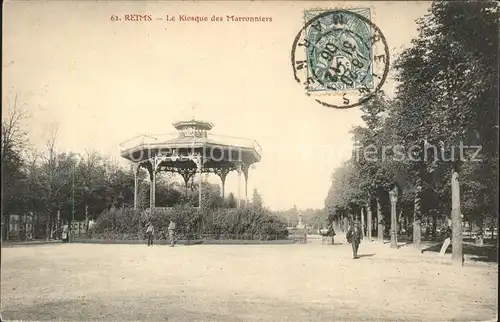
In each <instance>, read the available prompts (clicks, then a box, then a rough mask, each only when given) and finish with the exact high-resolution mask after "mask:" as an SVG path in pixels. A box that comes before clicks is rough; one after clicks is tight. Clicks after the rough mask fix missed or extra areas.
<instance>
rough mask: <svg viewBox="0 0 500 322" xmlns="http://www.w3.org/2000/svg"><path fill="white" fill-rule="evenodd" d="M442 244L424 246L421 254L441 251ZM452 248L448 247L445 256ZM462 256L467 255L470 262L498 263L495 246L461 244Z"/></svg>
mask: <svg viewBox="0 0 500 322" xmlns="http://www.w3.org/2000/svg"><path fill="white" fill-rule="evenodd" d="M442 246H443V243H442V242H441V243H438V242H435V243H433V244H431V245H425V246H423V247H422V253H424V252H436V253H439V251H441V247H442ZM451 252H452V246H451V245H450V247H448V249H447V250H446V254H451ZM463 254H464V255H468V256H469V258H470V260H472V261H477V262H495V263H498V251H497V247H496V246H495V245H484V246H477V245H473V244H465V243H464V244H463Z"/></svg>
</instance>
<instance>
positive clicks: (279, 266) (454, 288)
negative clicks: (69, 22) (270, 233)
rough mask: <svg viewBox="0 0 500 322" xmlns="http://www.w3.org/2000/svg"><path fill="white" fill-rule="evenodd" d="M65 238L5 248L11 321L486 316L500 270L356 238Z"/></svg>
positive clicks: (492, 309)
mask: <svg viewBox="0 0 500 322" xmlns="http://www.w3.org/2000/svg"><path fill="white" fill-rule="evenodd" d="M338 243H343V244H337V245H333V246H332V245H321V242H319V241H318V240H314V241H312V242H311V243H308V244H304V245H298V244H295V245H234V246H232V245H197V246H179V247H174V248H171V247H168V246H154V247H147V246H146V245H98V244H57V245H40V246H30V247H12V248H5V249H2V285H1V291H2V294H1V295H2V315H3V318H4V319H6V320H39V321H40V320H65V321H68V320H73V321H74V320H85V321H88V320H107V321H111V320H112V321H118V320H122V321H123V320H149V321H166V320H168V321H231V322H232V321H363V320H364V321H377V320H378V321H394V320H411V321H417V320H421V321H424V320H425V321H459V320H460V321H484V320H491V319H495V317H496V314H497V301H498V299H497V284H498V273H497V269H496V267H494V266H492V265H470V266H465V267H462V268H460V267H458V268H457V267H454V266H451V265H444V264H442V263H440V262H439V261H433V260H431V259H429V258H428V257H425V256H420V257H419V256H417V255H416V254H415V255H412V253H411V252H409V251H408V250H403V249H400V250H394V249H390V248H389V246H388V245H381V244H377V243H368V242H364V243H362V244H361V247H360V254H361V255H365V256H363V257H361V258H360V259H357V260H353V259H352V254H351V248H350V245H348V244H346V243H345V241H343V240H341V239H338Z"/></svg>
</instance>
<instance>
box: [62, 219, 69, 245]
mask: <svg viewBox="0 0 500 322" xmlns="http://www.w3.org/2000/svg"><path fill="white" fill-rule="evenodd" d="M61 239H62V241H63V242H65V243H67V242H69V225H68V223H67V222H65V223H64V225H63V226H62V234H61Z"/></svg>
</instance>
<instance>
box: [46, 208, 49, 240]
mask: <svg viewBox="0 0 500 322" xmlns="http://www.w3.org/2000/svg"><path fill="white" fill-rule="evenodd" d="M45 240H50V213H49V212H47V213H45Z"/></svg>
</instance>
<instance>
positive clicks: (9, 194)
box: [1, 94, 27, 238]
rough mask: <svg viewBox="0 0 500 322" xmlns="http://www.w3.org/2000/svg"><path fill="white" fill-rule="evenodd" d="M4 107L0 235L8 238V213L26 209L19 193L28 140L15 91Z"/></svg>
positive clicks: (22, 183) (22, 114)
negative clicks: (24, 151) (0, 233)
mask: <svg viewBox="0 0 500 322" xmlns="http://www.w3.org/2000/svg"><path fill="white" fill-rule="evenodd" d="M4 108H5V110H6V111H4V112H5V113H2V114H3V115H5V118H4V119H2V184H1V190H2V191H1V197H2V198H1V199H2V200H1V213H2V219H1V221H2V238H4V237H8V236H7V234H6V232H7V228H8V226H9V219H10V214H12V213H18V214H19V213H23V212H24V210H25V209H24V206H25V200H24V197H23V195H22V193H21V192H22V191H23V190H24V188H25V182H26V175H25V172H24V171H23V168H24V165H25V163H24V159H23V154H22V153H23V150H24V149H25V148H26V143H27V137H26V132H25V131H23V124H22V123H23V122H24V120H26V117H27V115H26V111H25V109H24V107H23V105H22V104H21V102H20V101H19V99H18V95H17V94H15V97H14V101H13V102H11V101H10V100H8V99H5V102H4V104H3V108H2V109H4Z"/></svg>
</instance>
